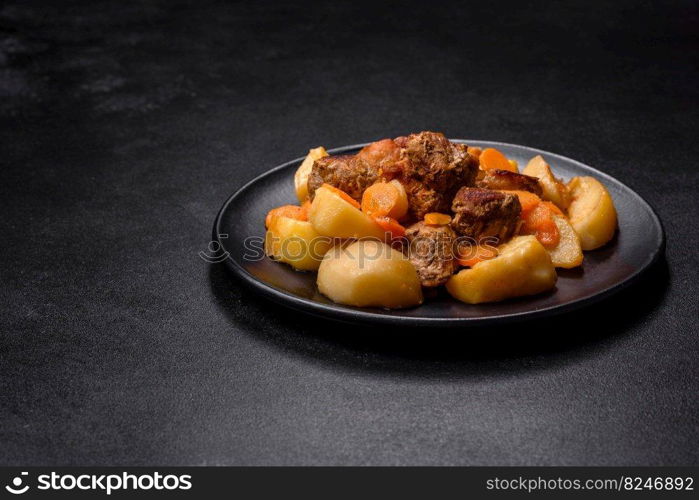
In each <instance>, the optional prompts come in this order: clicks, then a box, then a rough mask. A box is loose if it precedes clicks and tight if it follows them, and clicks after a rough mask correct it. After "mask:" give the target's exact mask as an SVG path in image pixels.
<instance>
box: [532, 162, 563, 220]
mask: <svg viewBox="0 0 699 500" xmlns="http://www.w3.org/2000/svg"><path fill="white" fill-rule="evenodd" d="M522 173H523V174H524V175H530V176H532V177H536V178H537V179H539V185H540V186H541V190H542V191H543V192H542V194H541V197H542V198H543V199H544V200H547V201H550V202H553V203H554V204H555V205H556V206H557V207H558V208H560V209H561V210H566V209H567V208H568V205H570V193H569V192H568V188H567V187H566V185H565V184H563V182H562V181H561V180H560V179H557V178H556V177H554V175H553V173H552V172H551V167H550V166H549V164H548V163H546V160H544V158H543V157H542V156H541V155H537V156H535V157H534V158H532V159H531V160H529V163H527V166H526V167H524V170H522Z"/></svg>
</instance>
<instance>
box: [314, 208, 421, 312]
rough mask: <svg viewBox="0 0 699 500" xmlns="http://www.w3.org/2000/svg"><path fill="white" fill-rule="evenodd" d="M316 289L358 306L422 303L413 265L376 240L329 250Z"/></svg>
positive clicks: (358, 242) (393, 306) (319, 271)
mask: <svg viewBox="0 0 699 500" xmlns="http://www.w3.org/2000/svg"><path fill="white" fill-rule="evenodd" d="M316 196H317V195H316ZM318 290H320V292H321V293H322V294H323V295H326V296H327V297H329V298H330V299H332V300H333V301H335V302H338V303H340V304H348V305H352V306H358V307H387V308H391V309H393V308H401V307H410V306H415V305H418V304H420V303H422V289H421V287H420V280H419V279H418V276H417V272H416V271H415V267H413V265H412V264H411V263H410V261H409V260H408V258H407V257H406V256H405V255H403V254H402V253H401V252H399V251H397V250H394V249H393V248H391V247H390V246H388V245H386V244H385V243H382V242H380V241H376V240H359V241H356V242H353V243H351V244H349V245H348V246H346V247H344V248H343V247H340V246H337V247H335V248H333V249H332V250H331V251H329V252H328V253H327V254H326V255H325V258H324V259H323V262H322V263H321V265H320V269H319V270H318Z"/></svg>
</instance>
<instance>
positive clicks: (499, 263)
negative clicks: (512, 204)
mask: <svg viewBox="0 0 699 500" xmlns="http://www.w3.org/2000/svg"><path fill="white" fill-rule="evenodd" d="M498 251H499V255H498V256H497V257H495V258H493V259H490V260H484V261H483V262H479V263H478V264H475V265H474V266H473V267H472V268H471V269H464V270H462V271H460V272H458V273H457V274H455V275H454V276H452V277H451V279H450V280H449V281H448V282H447V285H446V287H447V291H448V292H449V293H450V294H451V295H452V296H453V297H454V298H456V299H458V300H461V301H463V302H466V303H467V304H479V303H481V302H496V301H499V300H504V299H507V298H511V297H520V296H523V295H534V294H537V293H541V292H544V291H546V290H550V289H551V288H553V287H554V285H555V284H556V270H555V269H554V267H553V264H552V263H551V257H550V256H549V254H548V252H547V251H546V249H545V248H544V247H543V246H542V245H541V243H539V242H538V241H537V239H536V238H535V237H533V236H517V237H515V238H513V239H512V240H510V241H509V242H508V243H506V244H504V245H502V246H501V247H499V248H498Z"/></svg>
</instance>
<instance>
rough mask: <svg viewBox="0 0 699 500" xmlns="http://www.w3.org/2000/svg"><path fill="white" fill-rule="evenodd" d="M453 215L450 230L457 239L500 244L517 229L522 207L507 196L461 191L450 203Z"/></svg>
mask: <svg viewBox="0 0 699 500" xmlns="http://www.w3.org/2000/svg"><path fill="white" fill-rule="evenodd" d="M451 208H452V210H453V211H454V213H455V216H454V219H453V220H452V223H451V224H452V228H454V231H456V232H457V233H458V234H459V235H461V236H467V237H470V238H474V239H475V240H476V241H479V240H482V239H484V238H497V240H498V241H499V242H503V241H506V240H508V239H509V238H511V237H512V235H513V234H514V232H515V231H516V230H517V226H518V225H519V216H520V213H521V211H522V206H521V205H520V204H519V198H517V196H516V195H514V194H510V193H501V192H499V191H491V190H489V189H480V188H469V187H463V188H461V189H459V192H458V193H456V196H455V197H454V201H453V202H452V207H451Z"/></svg>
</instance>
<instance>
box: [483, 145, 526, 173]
mask: <svg viewBox="0 0 699 500" xmlns="http://www.w3.org/2000/svg"><path fill="white" fill-rule="evenodd" d="M479 160H480V162H481V168H482V169H483V170H492V169H498V170H509V171H510V172H517V167H515V166H514V165H512V164H511V163H510V162H509V161H508V160H507V157H506V156H505V155H504V154H502V153H501V152H500V151H498V150H497V149H495V148H486V149H484V150H483V152H482V153H481V155H480V156H479Z"/></svg>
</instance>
